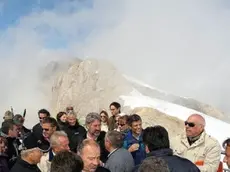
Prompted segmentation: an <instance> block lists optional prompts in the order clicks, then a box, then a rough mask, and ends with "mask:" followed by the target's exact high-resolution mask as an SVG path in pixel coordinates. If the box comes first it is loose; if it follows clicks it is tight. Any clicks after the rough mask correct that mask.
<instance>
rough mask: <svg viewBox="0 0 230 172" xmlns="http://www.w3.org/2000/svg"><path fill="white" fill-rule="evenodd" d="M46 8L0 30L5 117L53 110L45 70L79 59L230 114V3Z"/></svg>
mask: <svg viewBox="0 0 230 172" xmlns="http://www.w3.org/2000/svg"><path fill="white" fill-rule="evenodd" d="M34 2H35V1H34ZM41 3H45V1H42V0H40V1H36V3H34V6H33V7H34V9H33V10H31V12H30V13H28V14H26V15H24V16H21V17H20V18H19V19H18V20H17V21H15V22H14V24H11V25H8V26H7V28H5V29H1V30H0V67H1V68H0V69H1V74H0V78H1V89H0V93H1V100H0V103H1V106H0V109H1V111H2V112H4V111H5V110H6V109H7V108H9V107H10V106H13V107H14V108H15V110H16V111H17V112H19V113H20V112H23V109H24V108H25V107H26V108H27V109H31V111H29V112H30V113H31V114H30V115H34V116H36V111H37V110H38V109H39V108H42V107H45V108H46V107H47V108H48V107H49V100H48V99H45V100H44V98H43V94H42V93H41V92H40V90H39V88H38V87H39V84H40V82H39V80H38V76H39V73H38V69H39V68H40V67H42V66H44V65H45V64H47V63H48V62H49V61H51V60H58V59H62V58H65V59H66V58H72V57H81V58H88V57H91V58H100V59H108V60H110V61H111V62H112V63H114V65H115V66H117V68H118V69H119V70H121V71H122V72H124V73H126V74H128V75H131V76H134V77H136V78H138V79H141V80H143V81H144V82H146V83H148V84H150V85H153V86H154V87H157V88H160V89H162V90H166V91H168V92H170V93H173V94H176V95H180V96H185V97H193V98H196V99H198V100H200V101H203V102H206V103H209V104H211V105H214V106H216V107H218V108H220V109H221V110H223V111H225V112H230V108H229V106H228V102H229V101H230V93H229V88H230V81H229V80H228V78H229V77H230V68H229V67H228V66H229V61H230V58H229V57H228V56H229V55H230V49H229V47H228V46H229V45H230V42H229V40H230V32H229V30H230V21H229V18H230V3H229V1H228V0H218V1H217V0H209V1H199V0H193V1H185V0H175V1H170V0H162V1H155V0H141V1H140V0H113V1H108V0H94V1H87V0H85V1H82V0H79V1H74V0H72V1H67V0H66V1H59V0H58V1H56V3H55V4H54V6H53V8H49V9H46V8H44V9H43V8H42V7H41ZM4 10H6V9H4V1H0V14H2V13H4Z"/></svg>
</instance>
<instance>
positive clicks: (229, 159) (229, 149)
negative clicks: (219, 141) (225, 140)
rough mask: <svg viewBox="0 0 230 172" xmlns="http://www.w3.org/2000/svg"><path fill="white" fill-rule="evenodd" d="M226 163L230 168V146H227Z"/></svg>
mask: <svg viewBox="0 0 230 172" xmlns="http://www.w3.org/2000/svg"><path fill="white" fill-rule="evenodd" d="M224 163H226V164H227V166H228V168H230V146H226V149H225V157H224Z"/></svg>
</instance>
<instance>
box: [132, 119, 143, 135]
mask: <svg viewBox="0 0 230 172" xmlns="http://www.w3.org/2000/svg"><path fill="white" fill-rule="evenodd" d="M131 130H132V132H133V133H134V134H141V132H142V121H134V122H132V126H131Z"/></svg>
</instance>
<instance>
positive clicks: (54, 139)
mask: <svg viewBox="0 0 230 172" xmlns="http://www.w3.org/2000/svg"><path fill="white" fill-rule="evenodd" d="M50 146H51V148H52V150H53V151H54V152H55V153H57V152H61V151H69V150H70V148H69V139H68V136H67V134H66V133H65V132H64V131H55V132H54V133H53V134H52V135H51V137H50Z"/></svg>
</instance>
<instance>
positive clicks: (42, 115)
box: [39, 113, 47, 123]
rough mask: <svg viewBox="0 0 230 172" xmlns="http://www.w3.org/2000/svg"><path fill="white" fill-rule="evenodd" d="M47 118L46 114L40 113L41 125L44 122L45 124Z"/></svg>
mask: <svg viewBox="0 0 230 172" xmlns="http://www.w3.org/2000/svg"><path fill="white" fill-rule="evenodd" d="M46 117H47V115H46V114H44V113H39V120H40V123H42V122H43V119H44V118H46Z"/></svg>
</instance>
